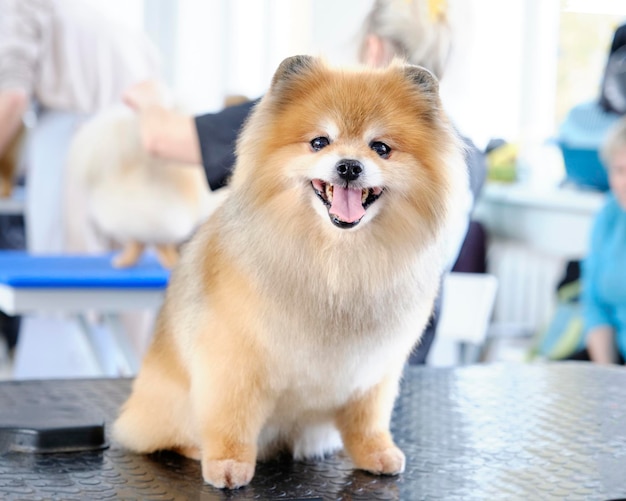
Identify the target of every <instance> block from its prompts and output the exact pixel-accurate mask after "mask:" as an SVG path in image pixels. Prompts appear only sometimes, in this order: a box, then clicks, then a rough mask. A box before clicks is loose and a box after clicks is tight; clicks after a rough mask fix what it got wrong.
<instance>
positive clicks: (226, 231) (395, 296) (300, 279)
mask: <svg viewBox="0 0 626 501" xmlns="http://www.w3.org/2000/svg"><path fill="white" fill-rule="evenodd" d="M459 144H460V143H459V140H458V139H457V137H456V135H455V134H454V132H453V130H452V128H451V126H450V124H449V122H448V120H447V118H446V117H445V116H444V113H443V111H442V107H441V104H440V100H439V97H438V83H437V81H436V80H435V78H434V77H433V76H432V75H431V74H430V73H429V72H428V71H426V70H425V69H423V68H420V67H415V66H408V65H404V64H402V63H400V62H394V64H393V65H391V66H390V67H389V68H387V69H384V70H374V69H368V68H360V67H356V68H344V69H341V68H334V67H331V66H329V65H327V64H326V63H325V62H323V61H321V60H319V59H317V58H313V57H310V56H295V57H292V58H288V59H286V60H285V61H283V62H282V63H281V65H280V66H279V68H278V69H277V71H276V73H275V75H274V77H273V79H272V83H271V86H270V89H269V91H268V92H267V94H266V95H265V96H264V97H263V98H262V100H261V101H260V103H259V104H258V105H257V106H256V107H255V109H254V110H253V111H252V114H251V116H250V117H249V118H248V121H247V122H246V124H245V126H244V128H243V131H242V134H241V135H240V137H239V141H238V144H237V164H236V166H235V170H234V174H233V178H232V180H231V185H230V186H231V190H232V191H231V192H230V193H229V196H228V197H227V198H226V200H225V201H224V202H223V204H222V205H221V206H220V207H219V208H218V209H217V210H216V212H215V213H214V214H213V215H212V216H211V217H210V219H209V220H208V221H207V222H205V223H204V224H203V225H202V226H201V227H200V229H199V230H198V231H197V232H196V234H195V235H194V237H193V238H192V239H191V240H190V242H189V243H188V244H187V245H186V247H185V249H184V251H183V253H182V256H181V260H180V262H179V264H178V265H177V266H176V268H175V269H174V271H173V273H172V277H171V282H170V284H169V286H168V289H167V293H166V299H165V302H164V305H163V307H162V309H161V311H160V313H159V317H158V319H157V324H156V332H155V334H154V337H153V339H152V344H151V346H150V348H149V350H148V352H147V354H146V356H145V359H144V361H143V365H142V367H141V369H140V371H139V374H138V375H137V378H136V379H135V381H134V384H133V390H132V393H131V395H130V397H129V399H128V400H127V402H126V403H125V404H124V405H123V407H122V409H121V413H120V416H119V417H118V419H117V421H116V422H115V424H114V427H113V433H114V438H115V440H116V441H118V442H119V443H120V444H122V445H123V446H125V447H127V448H129V449H131V450H133V451H137V452H141V453H150V452H153V451H156V450H160V449H172V450H174V451H177V452H179V453H181V454H183V455H186V456H188V457H192V458H196V459H200V460H201V465H202V475H203V477H204V480H205V481H206V482H208V483H209V484H212V485H213V486H215V487H219V488H224V487H227V488H236V487H240V486H244V485H246V484H248V483H249V482H250V481H251V479H252V477H253V475H254V471H255V463H256V461H257V460H262V459H265V458H268V457H270V456H271V455H273V454H276V453H278V452H281V451H290V452H291V453H292V454H293V456H294V458H296V459H299V458H312V457H322V456H324V455H326V454H329V453H332V452H334V451H337V450H338V449H339V448H341V447H342V446H343V447H344V449H345V451H346V452H347V454H348V455H349V457H350V458H351V460H352V462H353V464H354V466H355V467H356V468H360V469H363V470H367V471H369V472H372V473H375V474H389V475H395V474H399V473H400V472H402V471H403V470H404V467H405V456H404V454H403V453H402V451H401V450H400V449H399V448H398V447H397V446H396V445H395V444H394V441H393V438H392V436H391V433H390V428H389V427H390V420H391V414H392V409H393V405H394V400H395V397H396V394H397V391H398V386H399V380H400V378H401V374H402V371H403V367H404V364H405V361H406V360H407V357H408V355H409V354H410V351H411V349H412V347H413V346H415V344H416V342H417V341H418V339H419V337H420V335H421V333H422V331H423V329H424V327H425V325H426V323H427V321H428V318H429V315H430V314H431V310H432V306H433V302H434V299H435V297H436V295H437V292H438V285H439V280H440V276H441V273H442V270H443V268H444V267H445V262H446V259H447V258H446V255H447V254H448V251H447V249H449V247H450V244H449V242H448V241H447V240H449V239H448V237H447V234H448V230H449V228H450V227H451V226H452V225H456V224H459V221H458V220H457V219H459V218H463V217H464V211H465V206H466V202H464V198H465V197H466V196H467V195H466V193H467V182H468V181H467V172H466V166H465V162H464V157H463V151H462V149H461V146H459Z"/></svg>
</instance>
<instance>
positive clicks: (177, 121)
mask: <svg viewBox="0 0 626 501" xmlns="http://www.w3.org/2000/svg"><path fill="white" fill-rule="evenodd" d="M122 99H123V101H124V103H125V104H126V105H127V106H130V107H131V108H132V109H133V110H135V111H136V112H137V114H138V116H139V128H140V136H141V144H142V145H143V148H144V150H145V151H146V152H147V153H149V154H150V155H152V156H155V157H159V158H162V159H165V160H174V161H180V162H186V163H193V164H200V163H201V162H202V156H201V153H200V144H199V142H198V133H197V130H196V126H195V121H194V118H193V117H191V116H189V115H185V114H183V113H180V112H178V111H176V110H174V109H173V108H172V106H171V105H170V101H171V96H170V94H169V91H168V90H167V88H166V87H165V85H163V84H162V83H161V82H159V81H156V80H144V81H142V82H139V83H136V84H135V85H132V86H131V87H129V88H128V89H127V90H126V91H125V92H124V94H123V96H122Z"/></svg>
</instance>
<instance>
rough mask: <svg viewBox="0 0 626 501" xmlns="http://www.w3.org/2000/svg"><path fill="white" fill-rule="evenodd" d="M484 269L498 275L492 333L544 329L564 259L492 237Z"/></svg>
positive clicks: (562, 269) (551, 307)
mask: <svg viewBox="0 0 626 501" xmlns="http://www.w3.org/2000/svg"><path fill="white" fill-rule="evenodd" d="M487 262H488V266H487V269H488V272H489V273H491V274H493V275H495V276H496V277H497V278H498V293H497V296H496V300H495V304H494V310H493V320H492V325H491V327H490V333H491V334H492V335H496V336H499V335H500V336H501V335H514V336H520V335H533V334H535V333H537V332H539V331H540V330H542V329H544V328H545V327H546V325H547V323H548V322H549V320H550V318H551V316H552V314H553V312H554V308H555V304H556V286H557V284H558V282H559V281H560V280H561V278H562V276H563V273H564V270H565V260H564V259H563V258H561V257H556V256H553V255H549V254H546V253H542V252H540V251H537V250H535V249H532V248H530V247H528V246H525V245H522V244H520V243H516V242H512V241H511V240H499V239H497V238H492V239H491V240H490V243H489V250H488V261H487Z"/></svg>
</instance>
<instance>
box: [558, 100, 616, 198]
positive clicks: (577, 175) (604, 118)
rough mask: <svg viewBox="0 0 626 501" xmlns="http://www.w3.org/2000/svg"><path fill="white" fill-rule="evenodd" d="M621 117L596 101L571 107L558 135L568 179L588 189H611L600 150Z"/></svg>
mask: <svg viewBox="0 0 626 501" xmlns="http://www.w3.org/2000/svg"><path fill="white" fill-rule="evenodd" d="M620 118H621V116H620V115H617V114H616V113H607V112H605V111H604V110H603V109H602V108H601V107H600V105H599V104H598V103H597V102H595V101H590V102H586V103H582V104H578V105H576V106H574V107H573V108H572V109H571V110H570V112H569V113H568V115H567V117H566V118H565V120H564V122H563V124H562V125H561V127H560V128H559V135H558V138H557V144H558V145H559V147H560V148H561V152H562V153H563V162H564V163H565V173H566V175H567V180H568V181H571V182H572V183H574V184H576V185H578V186H580V187H584V188H593V189H597V190H602V191H606V190H608V189H609V181H608V175H607V172H606V169H605V167H604V165H603V164H602V161H601V160H600V156H599V150H600V148H601V147H602V144H603V142H604V140H605V138H606V134H607V132H608V131H609V130H610V129H611V127H613V126H614V125H615V123H616V122H617V121H618V120H619V119H620Z"/></svg>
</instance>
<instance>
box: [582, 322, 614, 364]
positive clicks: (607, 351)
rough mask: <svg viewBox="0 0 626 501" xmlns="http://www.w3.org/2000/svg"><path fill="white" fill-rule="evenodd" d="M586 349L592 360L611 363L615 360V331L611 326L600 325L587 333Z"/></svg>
mask: <svg viewBox="0 0 626 501" xmlns="http://www.w3.org/2000/svg"><path fill="white" fill-rule="evenodd" d="M587 351H588V352H589V358H590V359H591V361H592V362H596V363H599V364H613V363H615V362H616V361H617V350H616V347H615V331H614V329H613V328H612V327H611V326H608V325H600V326H598V327H594V328H593V329H591V330H590V331H589V332H588V333H587Z"/></svg>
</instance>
